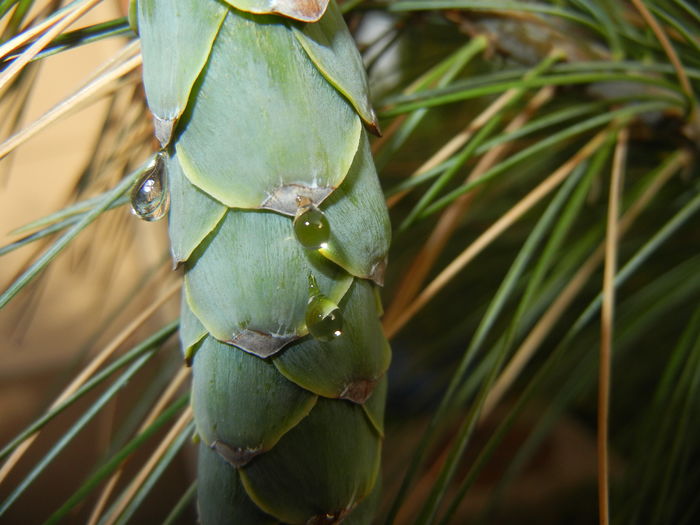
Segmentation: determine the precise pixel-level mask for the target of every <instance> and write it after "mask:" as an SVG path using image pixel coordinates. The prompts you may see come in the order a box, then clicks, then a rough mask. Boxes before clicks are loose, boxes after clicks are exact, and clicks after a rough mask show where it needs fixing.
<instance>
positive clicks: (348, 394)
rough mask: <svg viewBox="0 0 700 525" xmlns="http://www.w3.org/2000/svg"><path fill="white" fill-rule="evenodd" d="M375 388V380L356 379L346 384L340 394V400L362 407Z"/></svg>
mask: <svg viewBox="0 0 700 525" xmlns="http://www.w3.org/2000/svg"><path fill="white" fill-rule="evenodd" d="M375 386H377V380H376V379H358V380H357V381H352V382H351V383H347V384H346V385H345V388H343V391H342V392H341V393H340V398H341V399H347V400H348V401H352V402H353V403H357V404H358V405H364V404H365V401H367V400H368V399H369V396H371V395H372V392H374V387H375Z"/></svg>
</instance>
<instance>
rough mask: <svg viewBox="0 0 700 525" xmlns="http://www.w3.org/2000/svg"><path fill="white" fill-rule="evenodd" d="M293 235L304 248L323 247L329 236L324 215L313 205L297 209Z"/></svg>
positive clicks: (329, 232)
mask: <svg viewBox="0 0 700 525" xmlns="http://www.w3.org/2000/svg"><path fill="white" fill-rule="evenodd" d="M294 235H295V236H296V238H297V240H298V241H299V243H300V244H301V245H302V246H303V247H304V248H313V249H316V248H321V247H323V246H324V245H325V243H327V242H328V238H329V237H330V235H331V227H330V224H328V219H327V218H326V214H325V213H323V212H322V211H321V210H319V209H318V208H317V207H316V206H314V205H313V204H310V205H308V206H303V207H301V208H299V211H298V212H297V215H296V217H294Z"/></svg>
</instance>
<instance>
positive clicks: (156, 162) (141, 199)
mask: <svg viewBox="0 0 700 525" xmlns="http://www.w3.org/2000/svg"><path fill="white" fill-rule="evenodd" d="M165 155H166V153H165V152H164V151H159V152H158V153H156V155H155V156H154V157H153V162H151V164H150V165H149V166H148V168H147V169H146V171H145V173H144V174H143V175H141V177H140V178H139V180H138V181H137V182H136V185H135V186H134V189H133V190H131V211H132V212H133V213H134V215H136V216H138V217H139V218H140V219H143V220H145V221H157V220H158V219H162V218H163V217H165V215H166V213H168V208H169V207H170V191H169V188H168V177H167V173H166V172H165Z"/></svg>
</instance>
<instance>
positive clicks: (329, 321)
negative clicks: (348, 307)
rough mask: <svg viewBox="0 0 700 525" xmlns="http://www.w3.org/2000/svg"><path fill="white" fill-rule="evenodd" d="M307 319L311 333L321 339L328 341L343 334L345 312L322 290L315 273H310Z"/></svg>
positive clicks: (307, 325)
mask: <svg viewBox="0 0 700 525" xmlns="http://www.w3.org/2000/svg"><path fill="white" fill-rule="evenodd" d="M305 321H306V327H307V328H308V329H309V333H310V334H311V335H312V336H313V337H315V338H316V339H318V340H319V341H324V342H328V341H332V340H333V339H335V338H336V337H340V336H341V335H343V314H342V312H341V311H340V308H339V307H338V305H337V304H335V303H334V302H333V301H331V300H330V299H329V298H328V297H326V296H325V295H323V294H322V293H321V292H320V290H319V289H318V283H317V282H316V279H315V278H314V276H313V275H309V302H308V304H307V306H306V315H305Z"/></svg>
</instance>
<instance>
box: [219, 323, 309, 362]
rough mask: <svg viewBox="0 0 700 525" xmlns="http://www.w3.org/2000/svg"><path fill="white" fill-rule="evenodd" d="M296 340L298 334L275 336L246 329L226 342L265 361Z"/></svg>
mask: <svg viewBox="0 0 700 525" xmlns="http://www.w3.org/2000/svg"><path fill="white" fill-rule="evenodd" d="M295 339H299V336H298V335H296V334H291V335H275V334H269V333H267V332H261V331H259V330H249V329H248V328H246V329H244V330H241V331H240V332H238V333H237V334H234V335H233V337H232V338H231V339H229V340H228V341H224V342H225V343H228V344H230V345H233V346H236V347H238V348H240V349H241V350H243V351H244V352H248V353H249V354H253V355H256V356H258V357H262V358H263V359H264V358H266V357H270V356H271V355H274V354H276V353H277V352H279V351H280V350H282V348H284V347H285V346H287V345H288V344H289V343H291V342H292V341H294V340H295Z"/></svg>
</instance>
